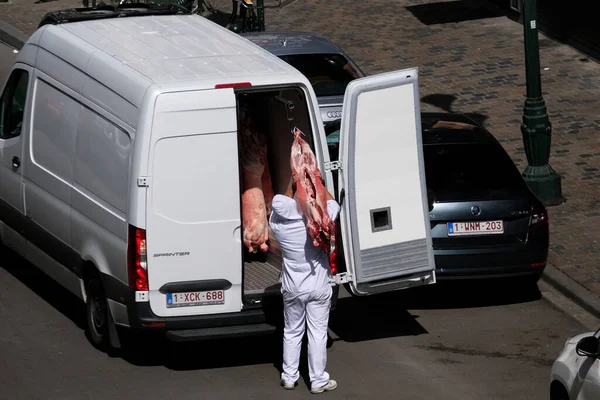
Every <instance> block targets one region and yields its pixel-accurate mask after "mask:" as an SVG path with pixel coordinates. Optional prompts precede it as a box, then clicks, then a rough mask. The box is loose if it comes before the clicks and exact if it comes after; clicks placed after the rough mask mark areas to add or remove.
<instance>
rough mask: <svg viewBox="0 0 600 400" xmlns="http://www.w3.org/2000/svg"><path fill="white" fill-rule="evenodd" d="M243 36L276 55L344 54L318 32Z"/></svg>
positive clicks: (246, 34)
mask: <svg viewBox="0 0 600 400" xmlns="http://www.w3.org/2000/svg"><path fill="white" fill-rule="evenodd" d="M241 36H243V37H245V38H246V39H248V40H250V41H252V42H253V43H254V44H256V45H258V46H260V47H262V48H263V49H265V50H268V51H269V52H270V53H273V54H275V55H276V56H287V55H292V54H331V53H334V54H344V52H343V51H342V50H341V49H340V48H339V47H338V46H336V45H335V44H333V43H332V42H330V41H329V40H327V39H326V38H324V37H323V36H321V35H319V34H316V33H306V32H248V33H242V34H241Z"/></svg>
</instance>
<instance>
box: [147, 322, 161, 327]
mask: <svg viewBox="0 0 600 400" xmlns="http://www.w3.org/2000/svg"><path fill="white" fill-rule="evenodd" d="M142 325H144V326H154V327H159V326H166V325H167V323H166V322H142Z"/></svg>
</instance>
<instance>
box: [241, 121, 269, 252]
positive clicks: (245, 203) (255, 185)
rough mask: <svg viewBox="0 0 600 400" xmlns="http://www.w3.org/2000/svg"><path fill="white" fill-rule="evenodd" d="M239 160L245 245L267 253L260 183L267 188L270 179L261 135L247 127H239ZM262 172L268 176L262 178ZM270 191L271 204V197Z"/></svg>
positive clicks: (265, 225) (266, 232)
mask: <svg viewBox="0 0 600 400" xmlns="http://www.w3.org/2000/svg"><path fill="white" fill-rule="evenodd" d="M239 149H240V160H241V164H242V180H243V182H242V184H243V191H244V192H243V194H242V224H243V228H244V231H243V237H244V244H245V245H246V246H247V247H248V250H250V252H252V253H256V251H257V250H258V249H260V250H261V251H263V252H265V253H266V252H267V251H268V250H269V246H268V244H267V241H268V240H269V224H268V221H267V215H268V212H269V211H268V209H267V207H268V206H267V203H266V202H265V196H264V192H263V183H265V184H267V180H268V185H269V187H270V185H271V178H270V174H269V173H268V166H267V146H266V140H265V136H264V134H261V133H259V132H258V131H256V130H255V129H253V127H252V126H251V125H250V124H244V125H243V126H242V132H241V135H240V144H239ZM265 173H267V174H268V175H267V176H266V177H265ZM272 192H273V189H271V190H270V199H269V207H270V201H271V200H272V198H273V195H272Z"/></svg>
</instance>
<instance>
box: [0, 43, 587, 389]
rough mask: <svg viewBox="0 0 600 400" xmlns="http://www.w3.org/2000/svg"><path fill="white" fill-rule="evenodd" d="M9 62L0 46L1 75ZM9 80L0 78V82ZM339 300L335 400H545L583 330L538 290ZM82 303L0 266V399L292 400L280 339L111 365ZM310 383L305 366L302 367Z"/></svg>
mask: <svg viewBox="0 0 600 400" xmlns="http://www.w3.org/2000/svg"><path fill="white" fill-rule="evenodd" d="M12 57H13V54H12V51H10V50H7V49H6V48H3V47H2V46H1V45H0V71H1V72H2V73H4V74H5V73H6V71H7V70H8V66H9V65H10V63H11V61H12V60H11V58H12ZM4 78H5V75H2V76H0V81H4ZM437 286H438V287H436V288H429V289H427V290H411V291H404V292H403V293H398V294H393V295H385V296H378V297H373V298H370V299H356V298H351V297H345V298H342V299H340V300H339V302H338V311H337V312H336V315H335V317H334V318H333V319H332V323H331V328H332V331H333V333H334V334H335V335H337V336H338V337H339V338H338V339H336V340H335V341H334V342H333V344H332V347H331V348H330V349H329V364H328V370H329V372H330V374H331V376H332V377H333V378H334V379H336V380H337V381H338V383H339V389H338V390H337V391H335V392H333V393H327V394H324V396H327V397H328V398H331V399H371V398H373V399H386V398H402V399H411V400H418V399H427V400H437V399H443V400H452V399H457V400H458V399H460V400H469V399H473V400H482V399H486V400H493V399H506V400H508V399H510V400H513V399H531V400H535V399H540V400H541V399H547V398H548V385H549V382H548V379H549V373H550V367H551V364H552V361H553V360H554V358H555V357H556V356H557V354H558V352H559V350H560V348H561V347H562V345H563V344H564V341H565V339H566V338H567V337H569V336H571V335H574V334H577V333H580V332H583V331H588V330H589V329H586V328H585V327H583V326H582V325H581V324H580V323H579V322H577V321H576V320H575V319H573V318H572V317H570V316H569V315H566V314H564V313H563V312H561V311H559V310H558V309H556V308H554V307H553V306H552V305H551V304H550V303H548V302H547V301H546V300H545V298H544V297H542V296H541V294H540V292H539V291H537V290H530V291H528V292H526V293H522V292H521V291H520V290H519V289H518V288H517V287H514V286H512V285H511V284H510V283H504V284H502V285H501V284H498V285H496V286H495V287H493V288H492V287H488V286H485V287H484V286H480V285H469V286H465V285H461V286H454V285H437ZM82 312H83V307H82V304H80V303H79V301H78V300H77V299H76V298H75V297H74V296H72V295H70V294H69V293H68V292H66V291H65V290H63V289H62V288H60V287H59V286H58V285H57V284H55V283H54V282H53V281H51V280H50V279H48V278H47V277H45V276H44V275H43V274H41V273H40V272H38V271H37V270H36V269H35V268H34V267H32V266H31V265H30V264H28V263H27V262H25V261H24V260H23V259H21V258H19V257H18V256H15V255H14V254H12V253H10V252H3V253H2V255H0V321H2V322H1V324H0V398H1V399H77V400H79V399H82V398H85V399H177V400H184V399H195V400H199V399H282V398H285V399H288V398H289V399H300V398H306V397H307V396H309V393H308V389H307V386H306V383H305V382H301V384H300V385H299V386H298V388H297V389H296V390H295V391H292V392H286V391H283V389H281V388H280V387H279V370H278V367H279V365H280V358H281V345H280V342H279V340H278V339H277V338H272V337H270V338H260V339H256V338H255V339H246V340H229V341H219V342H210V343H200V344H187V345H176V344H173V343H169V342H167V341H161V340H157V341H152V342H148V343H145V344H144V345H143V350H141V351H139V352H137V353H135V354H133V355H128V356H125V357H111V356H108V355H106V354H103V353H100V352H98V351H97V350H95V349H94V348H93V347H92V346H91V345H90V344H89V343H88V341H87V339H86V337H85V335H84V333H83V330H82V327H83V321H82ZM303 370H304V376H306V375H307V374H306V366H305V365H304V367H303Z"/></svg>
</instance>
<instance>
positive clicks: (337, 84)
mask: <svg viewBox="0 0 600 400" xmlns="http://www.w3.org/2000/svg"><path fill="white" fill-rule="evenodd" d="M280 58H281V59H282V60H283V61H285V62H287V63H288V64H290V65H292V66H293V67H294V68H296V69H297V70H298V71H300V72H301V73H302V74H303V75H304V76H306V77H307V78H308V80H309V81H310V83H311V85H312V87H313V90H314V91H315V94H316V95H317V97H323V96H343V95H344V93H345V91H346V86H348V83H350V81H352V80H354V79H356V78H359V77H360V73H359V71H358V70H356V69H355V68H354V67H352V65H351V64H350V62H349V61H348V59H346V57H344V56H343V55H341V54H293V55H286V56H280Z"/></svg>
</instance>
